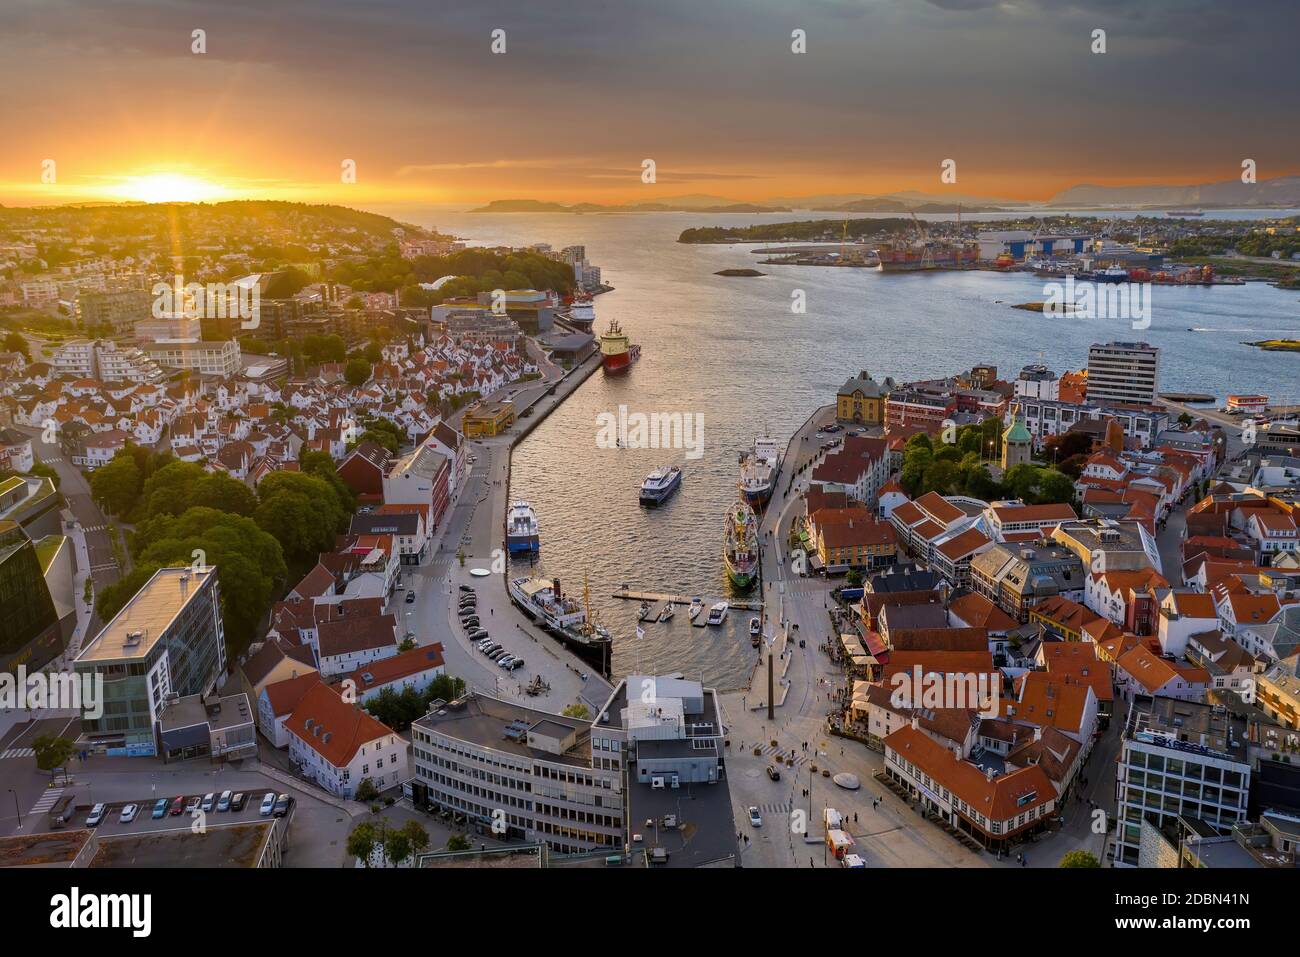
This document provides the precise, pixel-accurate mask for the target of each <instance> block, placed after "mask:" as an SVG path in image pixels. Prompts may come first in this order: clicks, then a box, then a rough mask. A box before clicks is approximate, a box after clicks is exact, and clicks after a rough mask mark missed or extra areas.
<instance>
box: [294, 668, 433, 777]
mask: <svg viewBox="0 0 1300 957" xmlns="http://www.w3.org/2000/svg"><path fill="white" fill-rule="evenodd" d="M284 728H285V730H286V731H287V732H288V734H289V759H290V760H291V761H292V762H293V763H294V764H295V765H297V766H298V769H299V770H300V771H302V772H303V773H304V774H306V775H308V776H309V777H311V778H312V779H313V780H315V782H316V783H317V784H319V785H320V786H321V787H323V788H324V789H325V790H326V791H329V792H330V793H331V794H335V795H338V796H339V797H344V798H350V797H352V796H353V795H354V794H355V793H356V789H357V786H358V785H359V784H360V783H361V782H362V781H364V780H366V779H367V778H369V779H370V781H371V782H372V783H373V784H374V785H375V787H376V788H378V789H379V790H380V791H384V790H388V789H390V788H394V787H397V786H399V785H400V784H401V783H402V782H403V781H405V780H406V779H407V778H408V777H409V776H410V771H409V764H410V762H409V759H408V756H407V753H406V742H405V741H404V740H402V739H401V738H400V737H398V736H397V735H396V734H394V733H393V731H392V729H391V728H389V727H386V726H385V725H383V724H381V723H380V722H378V721H376V720H375V719H374V718H372V717H371V716H370V715H369V714H367V713H366V712H365V711H364V710H363V709H362V708H360V707H358V706H356V705H353V704H349V703H348V702H346V701H344V700H343V698H342V697H341V696H340V695H339V693H338V691H336V690H335V689H334V688H333V687H331V686H330V685H327V684H324V683H318V684H316V685H313V686H312V687H311V688H310V689H308V690H307V692H306V694H304V695H303V696H302V700H300V701H299V702H298V706H297V707H296V708H294V709H293V714H292V715H290V716H289V718H288V719H287V720H286V721H285V722H284Z"/></svg>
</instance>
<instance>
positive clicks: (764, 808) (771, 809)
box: [758, 801, 794, 816]
mask: <svg viewBox="0 0 1300 957" xmlns="http://www.w3.org/2000/svg"><path fill="white" fill-rule="evenodd" d="M793 810H794V807H793V805H791V804H790V802H789V801H786V802H784V803H782V804H760V805H758V813H759V814H771V815H773V816H775V815H777V814H789V813H790V812H791V811H793Z"/></svg>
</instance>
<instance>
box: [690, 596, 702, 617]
mask: <svg viewBox="0 0 1300 957" xmlns="http://www.w3.org/2000/svg"><path fill="white" fill-rule="evenodd" d="M702 611H704V599H702V598H701V597H700V596H699V595H696V596H695V597H694V598H692V599H691V607H690V609H689V610H688V611H687V612H686V616H687V617H688V618H690V620H691V621H694V620H695V619H696V618H699V617H700V612H702Z"/></svg>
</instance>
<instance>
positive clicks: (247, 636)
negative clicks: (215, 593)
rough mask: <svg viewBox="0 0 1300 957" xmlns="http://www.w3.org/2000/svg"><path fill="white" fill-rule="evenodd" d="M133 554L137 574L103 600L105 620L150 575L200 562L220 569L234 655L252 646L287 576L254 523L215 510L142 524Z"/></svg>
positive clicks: (277, 552) (273, 546)
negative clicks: (256, 631)
mask: <svg viewBox="0 0 1300 957" xmlns="http://www.w3.org/2000/svg"><path fill="white" fill-rule="evenodd" d="M131 551H132V555H133V556H134V557H135V560H136V568H135V569H133V570H132V572H131V574H129V575H128V576H127V577H126V578H124V579H122V580H120V581H118V582H116V583H114V584H113V585H110V586H109V587H108V588H107V589H105V590H104V591H103V592H102V593H101V594H100V614H101V617H105V611H107V610H110V609H113V608H114V606H115V607H116V609H120V608H121V607H122V605H124V604H126V602H127V601H128V600H130V598H131V596H132V595H134V594H135V593H136V591H138V590H139V588H140V586H141V585H143V584H144V581H147V580H148V575H146V574H145V572H148V574H152V573H153V572H154V571H156V570H157V569H159V568H161V567H163V566H187V565H191V564H193V563H195V562H196V561H201V562H202V563H204V564H205V565H209V566H216V568H217V573H218V576H219V580H220V586H221V616H222V621H223V622H224V624H225V631H226V641H227V643H228V644H229V645H230V647H231V649H232V651H234V652H238V651H240V650H242V649H243V647H244V646H245V645H247V644H248V642H249V641H251V640H252V637H253V634H254V631H255V630H256V627H257V623H258V622H259V621H260V620H261V619H262V617H263V616H264V615H265V614H266V612H267V611H268V610H269V608H270V607H271V600H272V598H273V597H274V596H275V594H276V591H277V589H278V588H279V587H282V586H283V582H284V580H285V578H286V577H287V576H288V569H287V568H286V566H285V561H284V552H283V550H282V549H281V547H280V543H279V542H278V541H276V539H275V538H274V537H273V536H272V535H270V534H268V533H267V532H265V531H263V530H262V529H261V528H259V527H258V526H257V524H256V523H255V522H254V521H253V520H252V519H250V518H245V517H243V516H241V515H235V514H232V513H229V512H220V511H218V510H216V509H213V508H203V507H195V508H189V509H186V510H185V511H184V512H183V513H182V514H180V515H158V516H155V517H153V518H150V519H148V520H146V521H144V522H142V523H141V524H140V525H139V527H138V528H137V529H136V532H135V534H134V535H133V536H132V539H131ZM196 553H197V554H196ZM141 575H143V576H144V577H143V578H141V577H139V576H141ZM105 620H107V618H106V617H105Z"/></svg>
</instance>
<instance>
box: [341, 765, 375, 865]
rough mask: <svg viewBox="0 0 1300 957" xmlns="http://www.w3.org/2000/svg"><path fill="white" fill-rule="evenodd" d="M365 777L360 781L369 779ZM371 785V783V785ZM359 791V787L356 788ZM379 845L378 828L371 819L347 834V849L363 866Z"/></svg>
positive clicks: (368, 861) (367, 862)
mask: <svg viewBox="0 0 1300 957" xmlns="http://www.w3.org/2000/svg"><path fill="white" fill-rule="evenodd" d="M369 780H370V779H369V778H366V779H365V781H362V784H365V783H367V782H368V781H369ZM371 786H372V787H373V785H371ZM357 790H358V791H360V790H361V789H360V787H358V788H357ZM378 846H379V828H378V827H376V826H375V825H374V823H373V822H371V821H362V822H361V823H360V824H358V825H357V826H356V827H354V828H353V829H352V833H351V834H349V835H348V843H347V850H348V853H349V854H350V855H352V856H353V857H359V858H360V859H361V863H362V865H363V866H364V867H369V866H370V860H371V856H372V855H373V854H374V853H375V848H376V847H378Z"/></svg>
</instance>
